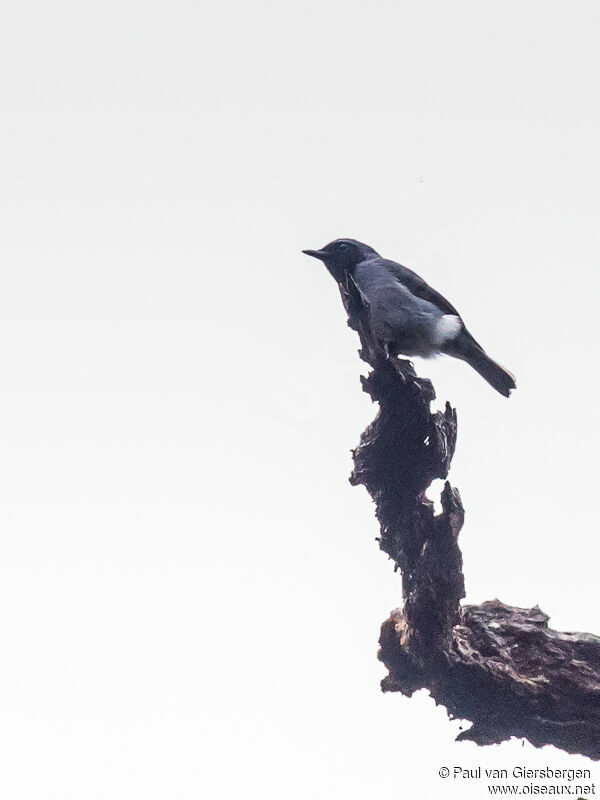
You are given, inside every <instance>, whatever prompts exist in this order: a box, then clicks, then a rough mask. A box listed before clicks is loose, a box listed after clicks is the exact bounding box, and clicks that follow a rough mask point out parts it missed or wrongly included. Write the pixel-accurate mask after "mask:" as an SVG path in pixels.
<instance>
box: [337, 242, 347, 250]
mask: <svg viewBox="0 0 600 800" xmlns="http://www.w3.org/2000/svg"><path fill="white" fill-rule="evenodd" d="M347 249H348V245H347V244H346V243H345V242H341V243H340V244H338V250H347Z"/></svg>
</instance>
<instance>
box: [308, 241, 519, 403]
mask: <svg viewBox="0 0 600 800" xmlns="http://www.w3.org/2000/svg"><path fill="white" fill-rule="evenodd" d="M302 252H303V253H306V255H308V256H313V257H314V258H318V259H319V260H320V261H322V262H323V263H324V264H325V266H326V267H327V269H328V270H329V272H330V273H331V275H333V277H334V278H335V280H336V281H337V282H338V283H339V284H342V285H343V284H344V283H345V281H346V276H347V275H349V276H350V277H351V278H352V279H353V281H354V283H355V284H356V287H357V288H358V290H359V292H360V294H361V295H362V298H363V300H364V301H365V304H366V305H367V307H368V310H369V319H370V328H371V333H372V335H373V338H374V339H375V341H376V342H377V344H378V345H379V347H380V348H381V349H382V351H383V352H385V353H386V354H387V355H389V356H398V355H405V356H424V357H429V356H434V355H437V354H438V353H444V354H445V355H448V356H452V357H453V358H460V359H462V360H463V361H466V362H467V364H470V365H471V366H472V367H473V369H474V370H476V371H477V372H478V373H479V374H480V375H481V377H482V378H485V380H486V381H487V382H488V383H489V384H490V385H491V386H493V387H494V389H496V390H497V391H498V392H500V394H503V395H504V396H505V397H508V396H509V394H510V391H511V389H514V388H515V387H516V383H515V379H514V376H513V375H511V373H510V372H509V371H508V370H506V369H504V367H501V366H500V364H497V363H496V362H495V361H493V360H492V359H491V358H490V357H489V356H488V355H487V353H486V352H485V350H484V349H483V348H482V347H481V345H479V344H478V343H477V342H476V341H475V339H474V338H473V337H472V336H471V334H470V333H469V331H468V330H467V329H466V327H465V324H464V322H463V321H462V319H461V317H460V314H459V313H458V311H457V310H456V309H455V308H454V306H453V305H452V304H451V303H449V302H448V301H447V300H446V299H445V298H444V297H442V295H441V294H439V293H438V292H436V290H435V289H432V288H431V286H429V284H427V283H425V281H424V280H423V279H422V278H420V277H419V276H418V275H417V274H416V273H415V272H413V271H412V270H410V269H408V268H407V267H403V266H402V265H401V264H397V263H396V262H395V261H388V259H386V258H382V257H381V256H380V255H379V253H377V252H376V251H375V250H373V248H372V247H369V245H366V244H362V242H357V241H356V240H355V239H336V240H335V241H333V242H330V243H329V244H327V245H325V247H323V249H322V250H303V251H302Z"/></svg>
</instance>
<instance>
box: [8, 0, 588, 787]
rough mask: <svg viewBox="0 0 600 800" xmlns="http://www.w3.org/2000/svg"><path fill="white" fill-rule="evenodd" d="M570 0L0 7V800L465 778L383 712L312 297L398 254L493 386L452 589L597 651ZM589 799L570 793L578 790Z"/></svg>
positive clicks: (368, 573) (459, 381)
mask: <svg viewBox="0 0 600 800" xmlns="http://www.w3.org/2000/svg"><path fill="white" fill-rule="evenodd" d="M598 15H599V10H598V5H597V4H596V3H592V2H576V3H557V2H543V3H542V2H519V3H515V2H505V3H502V4H492V3H481V2H454V3H443V2H439V0H438V2H421V3H418V4H417V3H414V2H404V1H403V2H393V3H392V2H386V3H384V2H378V3H377V2H376V3H370V4H368V5H367V4H359V3H356V2H344V3H342V2H319V3H316V2H309V3H302V4H300V3H294V4H290V3H276V2H264V1H261V0H258V2H253V3H241V2H234V3H229V4H221V5H219V6H218V7H217V6H216V4H212V5H208V4H207V5H199V4H197V3H191V2H188V3H185V2H171V3H168V4H167V3H156V2H145V3H141V2H133V1H132V0H121V1H120V2H118V3H117V2H107V3H101V4H95V5H93V6H92V5H90V4H82V3H75V2H71V3H68V2H62V1H61V0H59V2H56V3H40V2H23V3H18V4H17V3H14V4H12V5H9V6H7V7H6V8H5V9H4V13H3V17H4V21H3V23H2V26H1V29H0V39H1V41H0V59H1V61H2V70H1V76H2V77H1V79H0V99H1V108H2V112H3V113H2V125H1V126H0V142H1V147H0V162H1V181H0V223H1V226H2V231H1V237H0V256H1V265H2V277H1V283H0V287H1V291H0V374H1V375H2V381H1V384H0V385H1V394H0V608H1V609H2V612H1V613H0V671H1V680H0V752H1V753H2V762H3V766H2V769H1V770H0V795H1V796H2V797H6V798H7V799H8V798H10V800H21V798H27V799H29V798H35V799H36V800H38V799H39V798H44V800H46V798H48V800H50V799H52V800H53V799H54V798H57V800H58V798H60V800H71V798H73V800H74V799H75V798H77V800H80V799H81V798H86V800H88V799H89V800H92V799H93V798H102V800H105V798H107V797H110V798H111V800H121V798H123V799H124V798H127V799H128V800H129V798H137V797H140V798H142V797H143V798H145V799H146V798H149V799H153V798H157V799H158V798H161V800H162V798H181V799H184V798H185V800H187V799H188V798H199V797H207V798H211V800H212V798H215V800H221V798H226V799H227V800H229V798H260V799H261V800H271V798H272V799H273V800H275V798H286V800H300V799H302V800H304V799H305V798H317V800H321V799H322V798H323V800H324V799H325V798H338V797H339V798H344V799H345V800H355V798H356V800H358V798H361V799H362V798H366V797H371V796H374V795H375V793H377V795H378V796H379V797H380V798H400V797H403V796H404V794H406V795H407V796H419V797H425V798H434V797H435V798H444V797H446V798H452V800H454V798H465V797H466V798H470V797H472V798H478V797H484V796H487V790H486V789H485V786H484V784H483V783H477V784H476V783H470V784H468V785H467V786H465V785H464V784H460V785H459V784H458V782H457V781H452V779H449V780H448V781H446V782H443V781H442V780H441V779H440V778H439V777H438V774H437V771H438V769H439V767H440V766H443V765H449V766H452V765H454V764H461V765H463V766H471V765H478V764H480V765H483V766H487V767H492V766H493V767H504V768H509V769H511V768H512V767H513V766H514V765H519V764H523V765H525V766H528V767H532V768H534V767H539V766H543V765H546V764H548V765H550V766H553V767H559V766H567V767H571V768H574V767H578V766H591V767H592V770H593V772H594V770H595V777H596V779H597V781H598V786H599V787H600V767H598V768H595V767H594V765H592V764H590V762H588V761H587V760H585V759H582V758H578V757H573V756H566V755H565V754H563V753H560V752H558V751H556V750H553V749H550V748H546V749H545V750H543V751H535V750H534V749H533V748H531V747H530V746H529V745H525V747H521V743H520V742H511V743H509V744H505V745H502V746H501V747H492V748H486V749H481V748H476V747H475V746H474V745H471V744H455V743H454V736H455V735H456V733H457V731H458V723H449V722H448V720H447V718H446V715H445V712H444V710H443V709H441V708H436V707H435V706H434V704H433V701H432V700H431V699H429V698H428V697H427V696H426V695H425V694H423V695H419V696H418V697H416V698H413V699H412V700H408V699H405V698H401V697H399V696H395V695H394V696H392V695H387V696H384V695H381V694H380V692H379V688H378V684H379V680H380V679H381V678H382V677H383V675H384V674H385V671H384V669H383V667H382V666H381V665H380V664H379V663H378V661H377V660H376V651H377V637H378V632H379V626H380V623H381V622H382V621H383V620H384V619H385V618H386V617H387V615H388V613H389V611H390V610H391V609H392V608H394V607H395V606H397V605H399V604H400V602H401V594H400V579H399V577H398V576H395V575H394V574H393V572H392V569H391V565H390V563H389V562H388V561H387V560H386V557H385V556H384V555H383V554H382V553H380V552H379V550H378V548H377V543H376V542H375V537H376V536H377V534H378V529H377V525H376V522H375V519H374V516H373V508H372V505H371V503H370V500H369V498H368V496H367V494H366V493H365V491H364V490H363V489H361V488H358V489H353V488H351V487H350V486H349V484H348V482H347V476H348V474H349V472H350V469H351V459H350V448H351V447H353V446H355V445H356V443H357V442H358V437H359V434H360V432H361V430H362V429H363V428H364V427H365V425H366V424H367V423H368V422H369V421H370V419H371V418H372V416H373V414H374V412H375V409H374V407H372V406H371V404H370V401H369V400H368V398H367V397H366V396H364V395H362V393H361V391H360V386H359V382H358V375H359V373H360V371H361V365H360V363H359V360H358V357H357V355H356V349H357V340H356V337H355V335H354V334H353V333H352V332H351V331H349V330H348V329H347V328H346V326H345V318H344V314H343V310H342V308H341V304H340V300H339V297H338V294H337V289H336V287H335V285H334V282H333V281H332V280H331V278H330V277H329V276H328V275H327V273H326V272H325V270H324V268H323V266H322V265H320V264H319V263H317V262H316V261H312V260H310V259H307V258H306V257H305V256H303V255H301V253H300V251H301V249H303V248H306V247H319V246H322V245H323V244H325V243H326V242H327V241H328V240H330V239H333V238H336V237H338V236H352V237H355V238H358V239H361V240H363V241H366V242H368V243H369V244H371V245H373V246H374V247H376V248H377V249H378V250H379V251H380V252H381V253H382V254H384V255H386V256H388V257H391V258H395V259H396V260H399V261H402V262H403V263H405V264H406V265H407V266H411V267H412V268H414V269H415V270H417V271H418V272H419V273H420V274H422V275H423V277H425V279H426V280H428V281H429V282H430V283H432V284H433V285H434V286H435V287H436V288H437V289H438V290H440V291H441V292H442V293H444V294H446V295H447V297H448V298H449V299H450V300H451V301H452V302H453V303H454V304H455V305H456V306H457V307H458V308H459V310H460V311H461V313H462V314H463V316H464V318H465V320H466V322H467V324H468V326H469V327H470V329H471V331H472V332H473V334H474V335H475V336H476V338H477V339H479V340H480V341H481V343H482V344H483V345H484V346H485V347H486V349H487V350H488V351H489V352H490V354H491V355H492V356H493V357H494V358H497V359H498V360H499V361H500V362H501V363H503V364H505V365H506V366H507V367H509V368H510V369H511V370H512V371H513V372H514V373H515V374H516V376H517V381H518V390H517V392H516V393H515V394H514V395H513V397H512V398H511V399H510V400H508V401H507V400H505V399H504V398H502V397H500V395H497V394H496V393H495V392H493V390H492V389H490V388H489V387H488V386H487V384H485V383H484V382H483V380H482V379H481V378H479V376H477V375H476V373H474V372H473V371H472V370H470V369H469V368H468V367H467V366H466V365H464V364H461V363H459V362H456V361H452V360H450V359H447V360H443V359H440V360H439V361H437V362H425V363H424V362H421V363H420V364H419V365H418V369H419V370H420V371H421V372H422V374H424V375H428V376H430V377H432V378H433V379H434V381H435V384H436V387H437V390H438V394H439V397H440V402H443V401H444V400H445V399H446V398H448V399H450V400H451V402H452V403H453V404H455V405H456V406H457V408H458V413H459V423H460V428H459V443H458V449H457V454H456V457H455V460H454V465H453V469H452V473H451V480H452V482H453V484H454V485H456V486H458V487H459V489H460V491H461V493H462V496H463V500H464V502H465V505H466V509H467V521H466V525H465V528H464V531H463V534H462V536H461V544H462V548H463V554H464V560H465V571H466V580H467V592H468V600H469V601H472V602H480V601H483V600H485V599H491V598H494V597H499V598H500V599H502V600H503V601H505V602H508V603H513V604H517V605H525V606H529V605H533V604H535V603H539V604H540V606H541V607H542V608H543V609H544V611H546V612H547V613H549V614H551V617H552V620H551V624H552V625H553V626H554V627H557V628H559V629H575V630H587V631H591V632H596V633H599V634H600V611H599V609H598V588H597V575H598V567H597V562H598V555H599V553H600V548H599V546H598V539H597V536H598V512H597V503H596V499H595V496H596V493H597V486H596V484H597V469H598V455H597V454H598V451H599V447H600V434H599V432H598V425H597V420H596V417H597V414H596V411H595V407H594V401H595V399H596V397H597V396H598V389H599V386H598V369H597V353H596V346H597V340H598V313H597V307H598V302H599V299H600V298H599V281H598V265H599V259H600V236H599V226H598V218H599V211H600V207H599V206H600V203H599V188H598V187H599V186H600V159H599V145H598V142H599V138H600V113H599V105H598V103H599V101H598V98H599V90H600V85H599V84H600V80H599V70H598V68H599V66H600V65H599V56H598V36H599V34H600V30H599V25H598V21H599V20H598ZM599 791H600V789H599Z"/></svg>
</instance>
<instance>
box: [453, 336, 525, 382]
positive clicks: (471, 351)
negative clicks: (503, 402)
mask: <svg viewBox="0 0 600 800" xmlns="http://www.w3.org/2000/svg"><path fill="white" fill-rule="evenodd" d="M464 333H467V332H466V331H464ZM467 337H468V338H467ZM461 339H462V341H460V340H461ZM455 342H456V344H457V345H459V342H460V345H459V347H456V348H453V351H452V352H449V351H448V355H453V356H454V357H455V358H461V359H462V360H463V361H466V362H467V364H470V366H472V367H473V369H474V370H475V371H476V372H478V373H479V374H480V375H481V377H482V378H484V379H485V380H486V381H487V382H488V383H489V384H490V386H493V387H494V389H495V390H496V391H497V392H500V394H503V395H504V397H508V396H509V395H510V392H511V389H516V386H517V383H516V381H515V376H514V375H513V374H512V373H510V372H509V371H508V370H507V369H504V367H501V366H500V364H498V363H496V362H495V361H494V360H493V359H492V358H490V357H489V356H488V354H487V353H486V352H485V350H483V348H482V347H480V345H478V344H477V342H476V341H475V339H473V337H472V336H471V335H470V334H467V336H466V337H464V338H463V337H461V336H459V337H458V339H457V340H455Z"/></svg>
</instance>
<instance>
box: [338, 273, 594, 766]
mask: <svg viewBox="0 0 600 800" xmlns="http://www.w3.org/2000/svg"><path fill="white" fill-rule="evenodd" d="M340 290H341V293H342V299H343V301H344V305H345V308H346V311H347V312H348V317H349V320H348V324H349V325H350V327H352V328H353V329H355V330H356V331H357V332H358V334H359V336H360V340H361V346H362V349H361V351H360V355H361V357H362V358H363V359H364V360H365V361H367V363H369V364H370V365H371V367H372V372H371V373H370V374H369V376H368V377H367V378H363V379H362V381H363V388H364V390H365V391H366V392H368V394H369V395H370V396H371V398H372V399H373V400H374V401H376V402H377V403H378V404H379V411H378V414H377V416H376V418H375V420H374V421H373V422H372V423H371V425H369V427H368V428H367V429H366V430H365V431H364V433H363V434H362V436H361V439H360V444H359V446H358V447H357V448H356V450H355V451H354V471H353V473H352V476H351V479H350V480H351V482H352V483H353V484H355V485H357V484H362V485H363V486H365V487H366V489H367V491H368V492H369V494H370V495H371V497H372V498H373V500H374V502H375V505H376V514H377V519H378V520H379V523H380V526H381V537H380V540H379V542H380V547H381V549H382V550H383V551H384V552H386V553H387V554H388V555H389V557H390V558H391V559H392V560H393V561H394V562H395V565H396V568H398V569H400V571H401V573H402V588H403V597H404V605H403V607H402V608H401V609H397V610H395V611H394V612H392V614H391V616H390V617H389V619H388V620H387V621H386V622H384V623H383V626H382V628H381V637H380V646H381V648H380V652H379V658H380V660H381V661H382V662H383V663H384V664H385V666H386V667H387V669H388V671H389V674H388V676H387V677H386V678H384V680H383V681H382V688H383V690H384V691H386V692H402V693H403V694H405V695H407V696H410V695H412V693H413V692H415V691H417V690H418V689H422V688H425V689H428V690H429V692H430V693H431V696H432V697H433V698H434V700H435V701H436V703H439V704H442V705H444V706H445V707H446V709H447V711H448V715H449V716H450V717H452V718H460V719H464V720H469V721H471V722H472V723H473V724H472V726H471V727H470V728H469V729H468V730H465V731H463V732H462V733H461V734H460V735H459V737H458V739H462V740H465V739H468V740H471V741H474V742H476V743H477V744H479V745H487V744H493V743H498V742H502V741H504V740H506V739H509V738H510V737H511V736H516V737H523V738H526V739H528V740H529V741H530V742H531V743H532V744H533V745H535V746H537V747H541V746H542V745H546V744H552V745H554V746H556V747H559V748H561V749H563V750H566V751H567V752H569V753H580V754H582V755H585V756H589V757H590V758H593V759H600V638H599V637H597V636H593V635H591V634H587V633H559V632H557V631H553V630H551V629H550V628H549V627H548V617H547V616H546V614H544V613H543V612H542V611H540V609H539V608H538V607H535V608H531V609H522V608H516V607H513V606H508V605H505V604H504V603H501V602H500V601H499V600H491V601H488V602H486V603H483V604H482V605H479V606H476V605H461V603H460V601H461V599H462V598H463V597H464V596H465V586H464V577H463V572H462V556H461V552H460V549H459V546H458V534H459V532H460V530H461V527H462V524H463V519H464V511H463V506H462V503H461V500H460V495H459V493H458V490H457V489H453V488H452V487H451V486H450V484H449V483H448V482H446V484H445V488H444V490H443V492H442V497H441V501H442V511H441V513H439V514H435V512H434V508H433V504H432V503H431V502H430V501H429V500H428V499H427V497H426V495H425V491H426V489H427V487H428V486H429V485H430V483H431V481H432V480H433V479H435V478H442V479H445V478H446V477H447V475H448V470H449V467H450V462H451V460H452V456H453V454H454V448H455V445H456V431H457V419H456V412H455V411H454V409H452V408H451V407H450V405H448V404H446V408H445V411H444V412H435V413H432V412H431V410H430V404H431V401H432V400H433V399H434V397H435V393H434V390H433V386H432V384H431V382H430V381H428V380H423V379H421V378H419V377H417V375H416V374H415V372H414V369H413V367H412V365H411V364H410V362H408V361H400V360H397V359H387V358H386V357H385V354H383V353H382V352H381V351H380V350H379V349H378V347H377V346H376V344H375V343H374V342H373V341H372V339H371V338H370V335H369V329H368V308H367V307H366V306H365V304H364V302H363V299H362V298H361V296H360V293H359V292H358V290H357V288H356V286H355V285H354V284H353V283H352V282H351V280H350V281H349V282H348V283H347V285H346V286H341V287H340Z"/></svg>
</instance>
